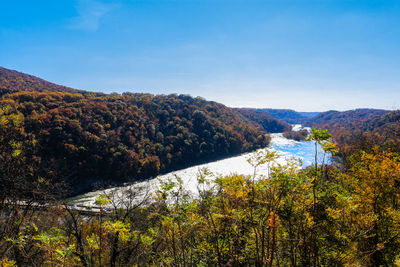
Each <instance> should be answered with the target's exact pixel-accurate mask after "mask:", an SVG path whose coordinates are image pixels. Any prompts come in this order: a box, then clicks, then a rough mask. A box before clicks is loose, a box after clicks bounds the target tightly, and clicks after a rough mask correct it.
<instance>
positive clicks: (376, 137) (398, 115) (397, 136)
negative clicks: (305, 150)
mask: <svg viewBox="0 0 400 267" xmlns="http://www.w3.org/2000/svg"><path fill="white" fill-rule="evenodd" d="M309 125H310V126H313V127H317V128H326V129H328V130H329V132H330V133H331V134H333V138H334V141H335V142H336V143H337V144H338V146H339V148H340V155H341V156H342V158H343V159H344V160H346V159H349V158H351V157H350V155H353V158H354V155H355V154H357V153H358V152H360V151H365V152H368V153H376V152H377V151H376V149H379V150H378V152H388V151H389V152H395V153H399V152H400V111H399V110H395V111H388V110H379V109H356V110H349V111H344V112H338V111H328V112H324V113H321V114H319V115H318V116H316V117H315V118H313V120H312V121H310V122H309Z"/></svg>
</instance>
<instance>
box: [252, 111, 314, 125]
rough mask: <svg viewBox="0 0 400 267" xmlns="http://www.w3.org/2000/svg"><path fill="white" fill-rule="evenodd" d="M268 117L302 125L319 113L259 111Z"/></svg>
mask: <svg viewBox="0 0 400 267" xmlns="http://www.w3.org/2000/svg"><path fill="white" fill-rule="evenodd" d="M259 110H260V111H263V112H265V113H267V114H268V115H270V116H272V117H274V118H277V119H279V120H281V121H284V122H287V123H290V124H304V123H305V122H306V121H307V120H309V119H310V118H312V117H314V116H316V115H318V113H319V112H297V111H294V110H291V109H268V108H265V109H259Z"/></svg>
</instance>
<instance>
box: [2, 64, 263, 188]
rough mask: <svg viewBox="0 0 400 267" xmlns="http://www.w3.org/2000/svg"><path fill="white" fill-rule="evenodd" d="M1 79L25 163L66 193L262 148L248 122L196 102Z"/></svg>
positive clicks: (19, 77) (15, 76)
mask: <svg viewBox="0 0 400 267" xmlns="http://www.w3.org/2000/svg"><path fill="white" fill-rule="evenodd" d="M3 73H6V74H7V75H8V76H7V77H8V78H7V79H4V78H3V79H2V80H1V82H0V87H1V88H11V86H12V85H13V84H17V85H18V86H17V87H16V88H15V89H12V88H11V89H6V91H7V92H8V94H5V95H3V96H2V97H1V98H0V107H2V108H3V109H4V110H7V111H6V112H5V113H6V114H11V115H12V114H21V115H22V116H23V121H22V124H18V125H17V126H16V127H21V128H22V130H21V132H23V133H24V134H25V135H26V138H27V139H28V138H34V139H35V140H36V141H37V142H36V145H35V150H34V152H32V153H33V154H31V155H29V158H31V160H33V161H35V164H36V166H37V169H38V170H40V174H41V175H42V176H43V175H44V176H46V177H47V178H48V179H49V180H50V181H52V182H59V183H63V182H65V183H67V184H68V185H69V186H71V187H72V194H75V193H77V192H79V191H85V190H89V189H90V187H91V186H93V185H94V184H96V183H100V184H120V183H123V182H126V181H137V180H143V179H147V178H149V177H154V176H156V175H157V174H159V173H163V172H168V171H171V170H175V169H179V168H183V167H186V166H190V165H194V164H198V163H201V162H205V161H210V160H214V159H218V158H223V157H227V156H231V155H236V154H239V153H242V152H246V151H250V150H253V149H256V148H259V147H264V146H266V145H267V143H268V138H267V137H266V136H265V134H264V133H265V132H264V131H260V130H258V129H256V128H254V127H253V126H251V125H250V124H249V120H248V119H246V118H245V117H243V116H242V115H240V114H239V113H237V112H235V111H234V110H233V109H231V108H228V107H226V106H224V105H222V104H219V103H216V102H212V101H206V100H204V99H202V98H192V97H190V96H187V95H174V94H173V95H151V94H134V93H125V94H122V95H120V94H109V95H106V94H98V93H90V92H84V93H77V91H76V90H74V89H71V88H67V87H63V86H58V85H55V84H52V83H48V82H46V81H44V80H41V79H38V78H35V77H33V76H29V75H26V74H20V73H18V72H14V71H8V70H4V69H3ZM2 77H4V76H2ZM30 85H32V87H30ZM41 85H43V87H41ZM26 89H28V91H26ZM65 91H67V92H65ZM12 92H14V93H12ZM37 175H39V174H37Z"/></svg>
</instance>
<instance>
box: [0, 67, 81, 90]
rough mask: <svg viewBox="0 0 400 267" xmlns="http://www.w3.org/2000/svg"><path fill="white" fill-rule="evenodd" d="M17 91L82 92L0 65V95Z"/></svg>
mask: <svg viewBox="0 0 400 267" xmlns="http://www.w3.org/2000/svg"><path fill="white" fill-rule="evenodd" d="M18 91H36V92H44V91H50V92H70V93H78V92H83V91H80V90H76V89H72V88H69V87H66V86H62V85H57V84H54V83H51V82H48V81H45V80H43V79H40V78H38V77H35V76H32V75H28V74H25V73H22V72H18V71H15V70H9V69H6V68H3V67H0V96H2V95H4V94H7V93H14V92H18Z"/></svg>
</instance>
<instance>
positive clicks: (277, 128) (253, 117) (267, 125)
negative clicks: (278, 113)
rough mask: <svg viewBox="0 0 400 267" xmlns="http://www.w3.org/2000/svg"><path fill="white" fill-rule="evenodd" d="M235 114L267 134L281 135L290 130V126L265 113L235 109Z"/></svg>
mask: <svg viewBox="0 0 400 267" xmlns="http://www.w3.org/2000/svg"><path fill="white" fill-rule="evenodd" d="M235 110H236V111H237V112H239V113H240V114H242V115H243V116H245V117H246V118H248V119H249V120H250V123H251V124H252V125H253V126H254V127H256V128H258V129H261V130H264V131H267V132H269V133H282V132H285V131H290V130H291V128H292V127H291V125H290V124H288V123H286V122H284V121H280V120H278V119H276V118H274V117H272V116H270V115H268V114H267V113H266V112H263V111H261V110H258V109H254V108H235Z"/></svg>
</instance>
